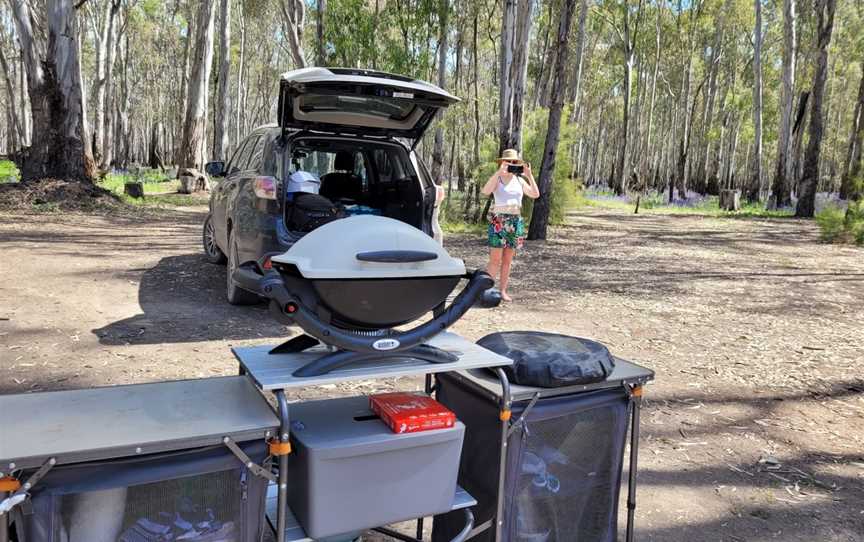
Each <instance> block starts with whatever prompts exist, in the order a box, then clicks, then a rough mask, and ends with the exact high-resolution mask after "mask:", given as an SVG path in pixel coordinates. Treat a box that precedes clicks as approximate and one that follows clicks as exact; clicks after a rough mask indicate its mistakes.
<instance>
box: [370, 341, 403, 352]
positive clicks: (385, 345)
mask: <svg viewBox="0 0 864 542" xmlns="http://www.w3.org/2000/svg"><path fill="white" fill-rule="evenodd" d="M400 344H402V343H400V342H399V341H397V340H396V339H378V340H377V341H375V342H374V343H372V348H374V349H375V350H394V349H396V348H399V345H400Z"/></svg>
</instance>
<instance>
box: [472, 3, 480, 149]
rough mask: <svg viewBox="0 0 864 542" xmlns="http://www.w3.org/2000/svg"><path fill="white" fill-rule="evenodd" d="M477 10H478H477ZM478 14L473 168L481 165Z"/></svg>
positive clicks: (476, 19)
mask: <svg viewBox="0 0 864 542" xmlns="http://www.w3.org/2000/svg"><path fill="white" fill-rule="evenodd" d="M475 9H476V8H475ZM477 27H478V13H477V11H475V12H474V33H473V42H474V47H473V50H472V54H473V60H474V156H473V164H472V165H473V166H477V164H479V163H480V82H479V79H480V72H479V71H478V65H477V64H478V63H477V57H478V56H479V55H480V48H479V47H478V44H477V33H478V31H477V30H478V29H477Z"/></svg>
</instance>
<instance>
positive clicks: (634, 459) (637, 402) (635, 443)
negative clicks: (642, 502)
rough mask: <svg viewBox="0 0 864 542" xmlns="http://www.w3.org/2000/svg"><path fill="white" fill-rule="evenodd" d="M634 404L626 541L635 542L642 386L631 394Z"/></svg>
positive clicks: (637, 387)
mask: <svg viewBox="0 0 864 542" xmlns="http://www.w3.org/2000/svg"><path fill="white" fill-rule="evenodd" d="M630 398H631V401H632V404H633V415H632V426H631V428H630V473H629V477H628V480H627V535H626V537H625V540H626V541H627V542H633V527H634V520H635V517H636V469H637V468H638V459H639V414H640V412H641V410H642V386H636V387H634V388H633V389H632V390H631V392H630Z"/></svg>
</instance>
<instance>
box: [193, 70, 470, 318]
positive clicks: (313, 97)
mask: <svg viewBox="0 0 864 542" xmlns="http://www.w3.org/2000/svg"><path fill="white" fill-rule="evenodd" d="M456 101H458V99H457V98H456V97H454V96H452V95H450V94H448V93H447V92H445V91H444V90H441V89H440V88H438V87H436V86H434V85H431V84H428V83H424V82H422V81H413V80H410V79H408V78H405V77H401V76H396V75H391V74H384V73H380V72H370V71H365V70H353V69H336V68H332V69H325V68H307V69H303V70H296V71H293V72H289V73H287V74H285V75H283V76H282V82H281V87H280V96H279V107H278V118H279V122H278V123H277V124H273V125H268V126H263V127H260V128H257V129H256V130H254V131H253V132H252V133H251V134H249V135H248V136H247V137H246V139H244V140H243V141H242V142H240V144H239V145H238V146H237V149H236V150H235V152H234V154H233V155H232V156H231V158H230V160H229V161H228V162H227V163H222V162H211V163H210V164H207V172H208V173H209V174H210V175H211V177H212V180H213V181H215V186H214V187H213V188H212V189H211V190H212V191H211V197H210V213H209V214H208V216H207V220H206V222H205V225H204V250H205V254H206V256H207V258H208V259H209V260H210V261H212V262H214V263H221V262H225V261H227V263H228V273H227V296H228V300H229V302H231V303H234V304H246V303H255V302H257V301H258V297H257V295H256V294H255V292H250V291H247V290H244V289H242V288H240V287H239V286H238V285H237V284H236V283H235V282H234V279H233V277H232V275H233V272H234V271H235V270H236V269H238V268H239V267H245V268H248V269H250V270H255V271H257V272H260V273H263V272H264V271H265V270H267V269H269V265H270V264H269V258H270V257H271V256H273V255H275V254H281V253H284V252H285V251H286V250H288V249H289V248H290V247H291V246H292V244H293V243H294V242H295V241H296V240H297V233H296V232H294V231H292V230H291V229H289V228H288V227H287V226H286V212H287V211H288V210H289V208H290V203H289V200H288V199H287V198H288V197H289V194H288V192H287V191H286V190H285V185H286V180H287V179H288V177H289V176H290V175H291V174H292V173H294V172H296V171H306V172H310V173H313V174H314V175H316V176H318V177H319V178H320V180H321V190H320V194H321V195H322V196H325V197H327V198H329V199H330V200H331V201H332V202H333V203H334V204H335V205H338V206H339V207H340V208H344V209H347V210H348V212H349V214H350V213H352V212H353V213H358V214H362V213H366V212H370V213H374V214H380V215H382V216H387V217H390V218H395V219H398V220H400V221H402V222H406V223H408V224H411V225H412V226H415V227H417V228H418V229H420V230H422V231H423V232H425V233H427V234H429V235H430V236H433V237H436V238H439V239H440V229H439V228H438V224H437V210H436V207H437V204H438V202H439V201H440V199H441V195H442V191H441V189H440V187H438V186H437V185H436V184H435V182H434V181H433V179H432V178H431V176H430V174H429V172H428V170H427V168H426V166H425V165H424V164H423V162H422V160H421V159H420V157H419V156H418V155H417V154H416V153H415V152H414V147H415V146H416V144H417V142H418V141H419V140H420V138H421V137H422V136H423V133H424V132H425V130H426V128H428V126H429V125H430V123H431V122H432V120H433V119H434V117H435V115H436V113H437V112H438V111H439V110H441V109H443V108H445V107H447V106H448V105H450V104H452V103H455V102H456Z"/></svg>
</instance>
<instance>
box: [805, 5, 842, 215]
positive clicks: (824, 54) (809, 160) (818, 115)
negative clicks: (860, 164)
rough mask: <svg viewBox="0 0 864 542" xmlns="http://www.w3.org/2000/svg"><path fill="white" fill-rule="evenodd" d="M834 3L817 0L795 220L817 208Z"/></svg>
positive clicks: (812, 212)
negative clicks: (806, 137) (807, 123)
mask: <svg viewBox="0 0 864 542" xmlns="http://www.w3.org/2000/svg"><path fill="white" fill-rule="evenodd" d="M836 7H837V4H836V0H818V2H817V4H816V20H817V28H818V32H817V34H816V35H817V43H818V55H817V58H816V70H815V72H814V74H813V92H812V97H811V104H810V130H809V132H808V135H809V141H808V142H807V151H806V153H805V155H804V171H803V172H802V175H801V193H800V194H799V196H798V206H797V208H796V209H795V216H797V217H812V216H813V214H814V212H815V208H816V186H817V184H818V182H819V154H820V153H821V151H822V135H823V134H822V124H823V119H822V98H823V96H824V94H825V81H826V79H827V78H828V46H829V45H830V44H831V32H832V31H833V30H834V12H835V10H836Z"/></svg>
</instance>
